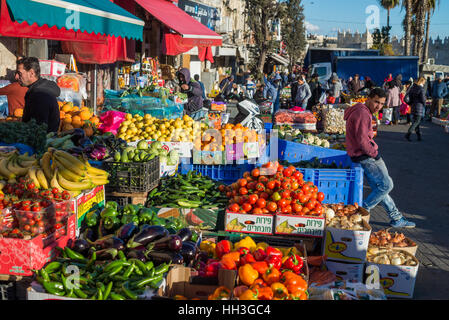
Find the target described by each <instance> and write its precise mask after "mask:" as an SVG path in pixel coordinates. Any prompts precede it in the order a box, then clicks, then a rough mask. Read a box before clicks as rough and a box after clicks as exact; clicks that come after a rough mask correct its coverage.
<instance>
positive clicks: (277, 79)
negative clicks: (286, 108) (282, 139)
mask: <svg viewBox="0 0 449 320" xmlns="http://www.w3.org/2000/svg"><path fill="white" fill-rule="evenodd" d="M281 81H282V79H281V76H280V75H279V74H278V73H276V74H274V75H273V76H272V77H271V79H270V80H269V81H268V83H267V85H266V86H265V97H266V98H267V99H268V100H269V101H271V103H273V115H274V114H275V113H276V112H277V111H278V110H279V105H280V103H279V95H280V92H281Z"/></svg>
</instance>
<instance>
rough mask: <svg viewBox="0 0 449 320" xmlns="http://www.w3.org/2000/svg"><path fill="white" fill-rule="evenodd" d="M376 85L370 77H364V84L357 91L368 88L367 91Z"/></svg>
mask: <svg viewBox="0 0 449 320" xmlns="http://www.w3.org/2000/svg"><path fill="white" fill-rule="evenodd" d="M375 86H376V84H375V83H374V81H373V80H372V79H371V78H370V77H368V76H367V77H365V84H364V86H363V88H361V89H360V90H359V92H363V90H368V92H369V91H370V90H371V89H372V88H374V87H375Z"/></svg>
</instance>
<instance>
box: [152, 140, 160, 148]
mask: <svg viewBox="0 0 449 320" xmlns="http://www.w3.org/2000/svg"><path fill="white" fill-rule="evenodd" d="M151 149H152V150H158V149H162V143H161V142H160V141H154V142H153V143H152V144H151Z"/></svg>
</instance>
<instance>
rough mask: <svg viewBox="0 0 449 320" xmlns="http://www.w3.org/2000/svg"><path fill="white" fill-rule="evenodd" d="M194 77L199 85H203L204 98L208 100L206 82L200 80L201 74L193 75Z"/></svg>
mask: <svg viewBox="0 0 449 320" xmlns="http://www.w3.org/2000/svg"><path fill="white" fill-rule="evenodd" d="M193 79H195V81H196V82H198V83H199V85H200V86H201V90H202V91H203V95H202V97H203V100H206V88H205V87H204V83H202V82H201V81H200V76H199V75H198V74H196V75H194V76H193Z"/></svg>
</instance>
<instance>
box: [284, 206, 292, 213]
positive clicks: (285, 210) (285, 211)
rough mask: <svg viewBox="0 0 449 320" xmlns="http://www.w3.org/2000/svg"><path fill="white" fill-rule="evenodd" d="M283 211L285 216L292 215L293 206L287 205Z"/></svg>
mask: <svg viewBox="0 0 449 320" xmlns="http://www.w3.org/2000/svg"><path fill="white" fill-rule="evenodd" d="M281 210H282V213H284V214H291V213H292V206H291V205H286V206H285V207H283V208H282V209H281Z"/></svg>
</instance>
